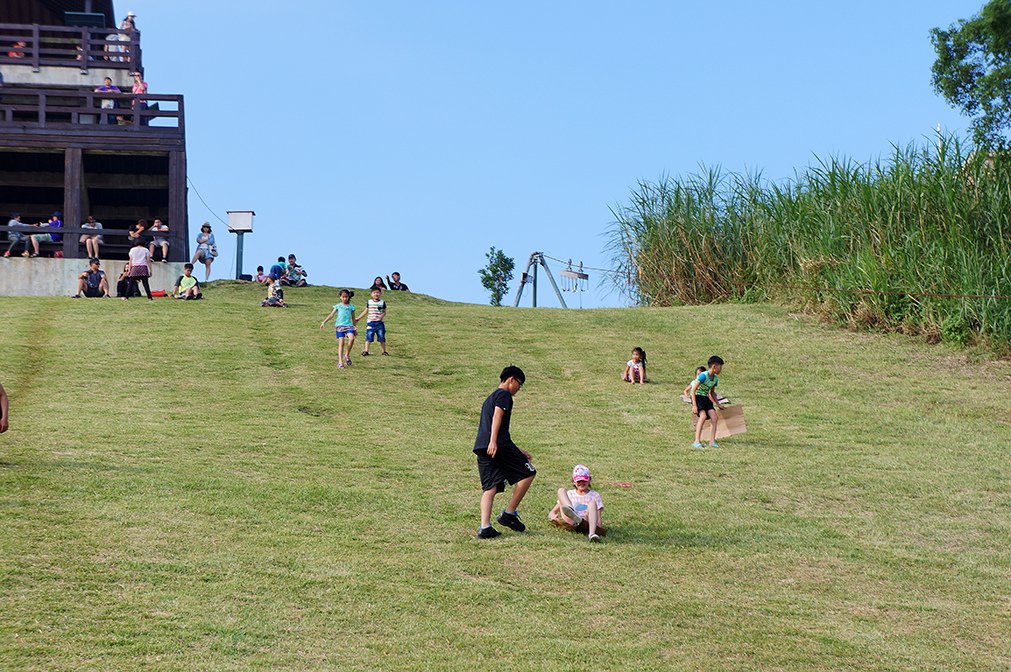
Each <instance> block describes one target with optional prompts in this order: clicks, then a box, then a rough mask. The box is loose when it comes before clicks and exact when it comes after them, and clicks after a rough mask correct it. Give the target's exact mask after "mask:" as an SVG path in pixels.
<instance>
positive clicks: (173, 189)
mask: <svg viewBox="0 0 1011 672" xmlns="http://www.w3.org/2000/svg"><path fill="white" fill-rule="evenodd" d="M186 213H187V198H186V152H185V151H182V152H172V153H171V154H169V211H168V222H167V224H168V227H169V259H170V261H189V256H190V247H189V234H188V232H189V227H188V225H187V215H186Z"/></svg>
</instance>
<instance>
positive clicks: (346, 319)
mask: <svg viewBox="0 0 1011 672" xmlns="http://www.w3.org/2000/svg"><path fill="white" fill-rule="evenodd" d="M352 296H354V292H352V291H351V290H350V289H342V290H341V302H340V303H338V304H337V305H335V306H334V307H333V310H331V311H330V314H329V315H327V316H326V319H325V320H323V321H322V322H320V323H319V328H320V329H322V328H323V327H325V326H326V323H327V322H329V321H330V320H331V319H332V318H333V317H334V316H336V317H337V319H336V320H334V325H335V326H336V327H337V331H336V336H337V346H338V353H337V368H338V369H343V368H344V365H345V364H347V365H348V366H351V348H352V347H353V346H354V344H355V334H356V333H358V330H357V329H355V324H356V323H357V322H358V318H357V317H355V307H354V304H352V303H351V297H352ZM345 348H346V349H345Z"/></svg>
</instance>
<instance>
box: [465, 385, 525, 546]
mask: <svg viewBox="0 0 1011 672" xmlns="http://www.w3.org/2000/svg"><path fill="white" fill-rule="evenodd" d="M499 380H500V381H501V383H500V384H499V386H498V388H497V389H496V390H495V391H494V392H492V393H491V394H490V395H488V398H487V399H485V400H484V404H483V405H482V406H481V422H480V424H479V425H478V429H477V439H476V440H475V441H474V453H475V454H476V455H477V473H478V474H479V475H480V477H481V491H482V492H481V527H480V528H479V529H478V532H477V538H478V539H491V538H493V537H497V536H499V535H500V534H501V532H499V531H498V530H496V529H495V528H494V527H492V526H491V511H492V506H494V504H495V495H496V494H497V493H500V492H502V491H504V490H505V484H506V482H507V481H508V482H509V484H510V485H512V486H514V487H513V494H512V497H511V498H510V499H509V505H508V506H507V507H506V508H505V510H504V511H502V513H501V515H499V517H498V519H497V520H498V522H500V523H502V524H503V525H505V526H506V527H508V528H510V529H513V530H515V531H517V532H523V531H524V530H526V529H527V528H526V525H524V524H523V522H522V521H520V517H519V514H518V513H517V511H516V508H517V507H518V506H519V505H520V501H522V499H523V496H524V495H525V494H527V490H529V489H530V484H531V483H532V482H533V480H534V476H536V475H537V470H536V469H534V466H533V465H532V464H531V462H532V461H533V459H534V458H533V456H531V455H530V453H528V452H527V451H525V450H523V449H522V448H520V447H519V446H517V445H516V444H515V443H513V440H512V437H510V435H509V421H510V419H511V417H512V411H513V397H514V396H516V393H517V392H519V391H520V388H521V387H523V383H524V382H526V376H525V375H524V374H523V370H522V369H520V368H519V367H518V366H507V367H505V368H504V369H502V374H501V375H500V376H499Z"/></svg>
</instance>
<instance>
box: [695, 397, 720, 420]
mask: <svg viewBox="0 0 1011 672" xmlns="http://www.w3.org/2000/svg"><path fill="white" fill-rule="evenodd" d="M695 405H696V406H697V407H698V409H699V415H705V414H706V411H712V410H715V407H714V406H713V400H712V399H710V398H709V397H708V396H705V397H700V396H698V395H695Z"/></svg>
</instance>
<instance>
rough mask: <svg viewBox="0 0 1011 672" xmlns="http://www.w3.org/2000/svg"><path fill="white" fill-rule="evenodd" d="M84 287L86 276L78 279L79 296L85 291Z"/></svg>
mask: <svg viewBox="0 0 1011 672" xmlns="http://www.w3.org/2000/svg"><path fill="white" fill-rule="evenodd" d="M84 287H85V282H84V278H81V279H80V280H78V281H77V296H80V295H81V294H83V293H84Z"/></svg>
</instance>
